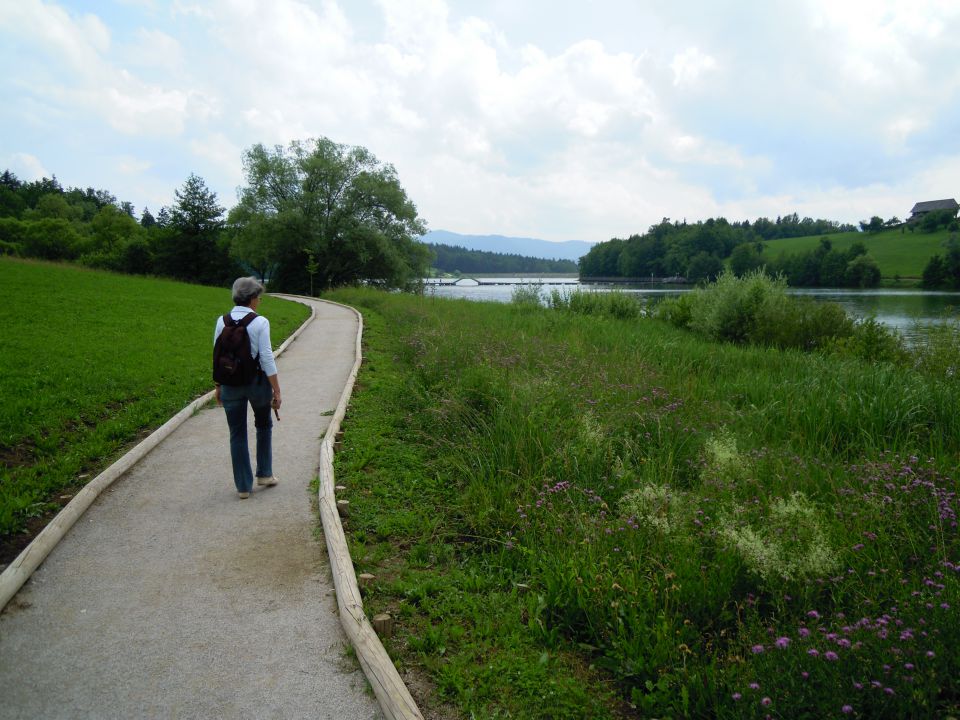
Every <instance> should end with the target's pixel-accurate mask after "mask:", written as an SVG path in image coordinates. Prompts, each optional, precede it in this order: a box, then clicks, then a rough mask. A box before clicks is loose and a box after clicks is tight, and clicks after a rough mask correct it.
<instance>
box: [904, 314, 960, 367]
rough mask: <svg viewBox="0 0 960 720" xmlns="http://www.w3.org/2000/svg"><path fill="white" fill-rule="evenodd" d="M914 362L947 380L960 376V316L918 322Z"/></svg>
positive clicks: (912, 359) (913, 349)
mask: <svg viewBox="0 0 960 720" xmlns="http://www.w3.org/2000/svg"><path fill="white" fill-rule="evenodd" d="M914 334H915V337H916V342H915V343H914V345H913V346H912V347H911V348H910V350H909V355H910V359H911V362H912V364H913V366H914V367H916V368H917V369H918V370H920V371H921V372H923V373H925V374H927V375H931V376H933V377H937V378H941V379H944V380H957V379H960V319H957V318H953V319H950V320H946V321H945V322H943V323H936V324H933V323H930V324H923V325H918V326H917V327H915V328H914Z"/></svg>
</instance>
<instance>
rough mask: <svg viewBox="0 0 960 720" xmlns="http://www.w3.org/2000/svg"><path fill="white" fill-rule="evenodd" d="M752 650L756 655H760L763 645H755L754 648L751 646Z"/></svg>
mask: <svg viewBox="0 0 960 720" xmlns="http://www.w3.org/2000/svg"><path fill="white" fill-rule="evenodd" d="M750 652H752V653H753V654H754V655H759V654H760V653H762V652H763V645H754V646H753V647H752V648H750Z"/></svg>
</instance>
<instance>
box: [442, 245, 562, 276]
mask: <svg viewBox="0 0 960 720" xmlns="http://www.w3.org/2000/svg"><path fill="white" fill-rule="evenodd" d="M427 247H429V248H430V250H431V251H432V252H433V254H434V258H435V259H434V261H433V267H434V268H436V269H437V270H440V271H442V272H448V273H458V272H459V273H525V274H532V273H575V272H577V264H576V263H575V262H574V261H573V260H549V259H546V258H535V257H528V256H526V255H518V254H516V253H498V252H490V251H487V250H468V249H467V248H465V247H461V246H460V245H445V244H443V243H427Z"/></svg>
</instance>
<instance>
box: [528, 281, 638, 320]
mask: <svg viewBox="0 0 960 720" xmlns="http://www.w3.org/2000/svg"><path fill="white" fill-rule="evenodd" d="M547 305H548V306H549V307H550V308H552V309H554V310H564V311H567V312H572V313H576V314H578V315H601V316H606V317H612V318H619V319H621V320H626V319H630V318H635V317H639V316H640V315H642V314H643V304H642V301H641V300H640V299H639V298H638V297H636V296H635V295H631V294H630V293H625V292H622V291H620V290H614V291H612V292H584V291H583V290H573V291H572V292H566V293H564V292H561V291H559V290H557V289H553V290H551V291H550V297H549V298H548V299H547Z"/></svg>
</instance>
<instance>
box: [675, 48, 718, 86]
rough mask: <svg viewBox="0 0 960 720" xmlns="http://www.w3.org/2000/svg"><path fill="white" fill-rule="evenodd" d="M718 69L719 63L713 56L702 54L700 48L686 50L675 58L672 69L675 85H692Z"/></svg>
mask: <svg viewBox="0 0 960 720" xmlns="http://www.w3.org/2000/svg"><path fill="white" fill-rule="evenodd" d="M716 67H717V61H716V60H715V59H713V58H712V57H711V56H709V55H706V54H704V53H702V52H700V49H699V48H695V47H690V48H686V49H685V50H684V51H683V52H681V53H677V54H676V55H674V56H673V61H672V62H671V63H670V69H671V70H673V84H674V85H691V84H693V83H695V82H697V80H699V78H700V76H701V75H703V74H704V73H706V72H709V71H711V70H713V69H715V68H716Z"/></svg>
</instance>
